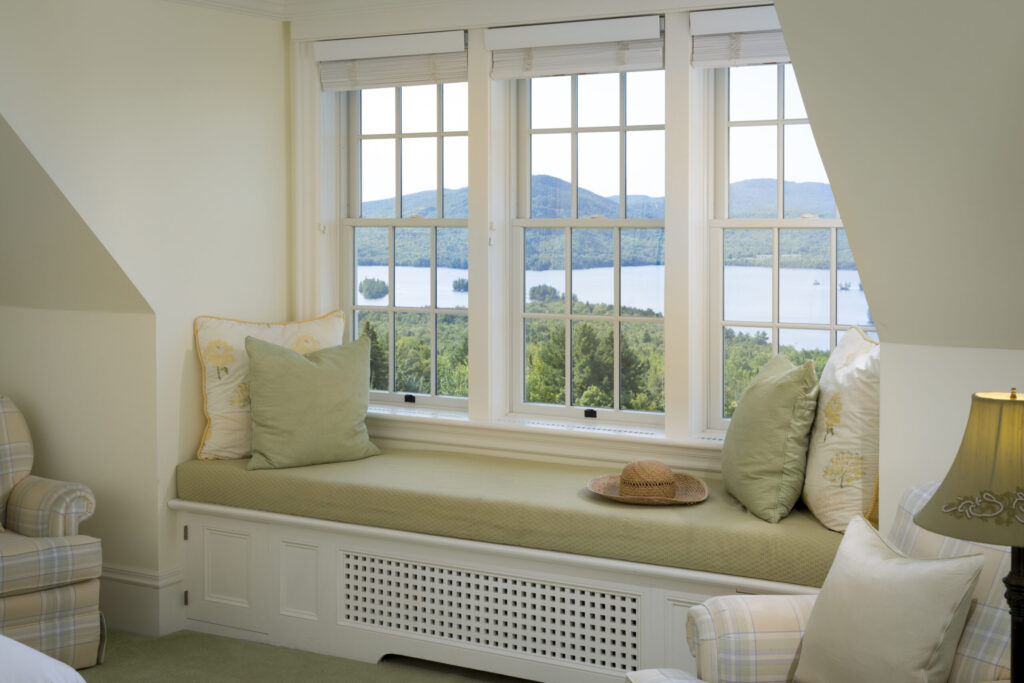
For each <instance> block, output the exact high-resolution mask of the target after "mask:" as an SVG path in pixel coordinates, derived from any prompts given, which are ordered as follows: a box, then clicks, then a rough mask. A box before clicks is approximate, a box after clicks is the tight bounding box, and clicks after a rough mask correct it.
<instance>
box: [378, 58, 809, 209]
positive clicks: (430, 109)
mask: <svg viewBox="0 0 1024 683" xmlns="http://www.w3.org/2000/svg"><path fill="white" fill-rule="evenodd" d="M783 72H784V73H783V87H782V90H783V103H784V104H783V110H784V111H783V114H784V118H785V119H797V120H799V119H804V118H805V117H806V112H805V111H804V106H803V101H802V99H801V97H800V91H799V87H798V85H797V82H796V76H795V75H794V73H793V68H792V66H791V65H789V64H787V65H785V66H784V68H783ZM777 74H778V71H777V67H776V66H775V65H758V66H747V67H736V68H733V69H731V70H730V88H729V90H730V93H729V120H730V122H732V123H740V124H741V125H735V126H730V129H729V143H730V153H729V182H730V183H733V182H736V181H739V180H746V179H750V178H775V177H776V176H777V173H778V162H777V145H778V135H777V128H776V123H775V122H776V121H777V120H778V87H779V86H778V75H777ZM577 81H578V86H577V100H578V106H577V111H578V121H577V128H578V130H579V132H578V134H577V135H578V137H577V147H578V150H577V154H578V157H577V165H578V171H577V173H578V181H579V187H581V188H584V189H587V190H590V191H592V192H596V193H597V194H599V195H601V196H604V197H608V196H617V195H618V193H619V165H620V158H619V157H620V154H621V146H620V139H619V135H620V133H619V132H618V131H615V130H612V131H609V130H603V131H602V130H593V129H594V128H598V129H599V128H601V127H605V128H607V127H618V126H619V124H620V118H621V116H622V109H623V107H622V106H621V102H620V97H621V89H620V85H619V83H620V81H619V74H617V73H611V74H590V75H581V76H578V77H577ZM398 91H401V99H402V108H401V121H396V118H397V117H396V107H395V100H396V97H397V93H398ZM442 92H443V95H442V97H443V101H442V107H441V112H440V113H439V112H438V106H437V105H438V103H437V87H436V86H434V85H419V86H406V87H403V88H376V89H369V90H363V91H362V99H361V107H362V111H361V121H362V132H363V133H364V134H392V135H393V134H395V132H396V130H401V131H403V132H405V133H433V134H435V135H436V134H437V132H438V124H439V123H440V127H441V130H442V131H444V132H457V133H462V134H460V135H454V136H445V137H444V140H443V141H442V154H443V158H444V165H443V175H442V185H443V187H446V188H452V189H454V188H461V187H466V186H467V185H468V183H469V176H468V142H467V138H466V137H465V134H464V133H465V131H466V130H467V127H468V98H467V84H466V83H464V82H463V83H447V84H445V85H444V86H442ZM571 97H572V87H571V77H570V76H553V77H548V78H534V79H532V81H531V98H530V127H531V130H532V131H533V132H532V134H531V144H530V147H531V163H532V166H531V173H532V174H534V175H539V174H546V175H552V176H556V177H559V178H562V179H564V180H566V181H569V180H570V178H571V168H572V166H571V149H572V148H571V134H570V133H569V132H566V131H565V129H568V128H570V127H571V125H572V118H571V117H572V106H571V103H572V100H571ZM625 100H626V101H625V107H624V109H625V119H626V120H625V124H626V125H627V126H634V125H658V126H663V125H664V115H665V87H664V71H638V72H632V73H628V74H627V75H626V93H625ZM439 119H440V121H439ZM751 122H759V123H760V124H763V125H758V124H757V123H751ZM396 124H400V126H399V125H396ZM588 129H589V130H588ZM548 131H550V132H548ZM559 131H561V132H559ZM625 135H626V140H625V142H626V145H625V148H626V152H625V153H626V159H625V173H626V194H630V195H633V194H639V195H649V196H652V197H662V196H664V195H665V172H664V170H665V151H664V131H663V130H639V131H638V130H633V131H627V132H626V133H625ZM783 139H784V153H785V155H784V158H785V167H784V179H785V180H786V181H795V182H808V181H813V182H822V183H827V182H828V177H827V176H826V174H825V169H824V166H823V165H822V163H821V157H820V156H819V155H818V151H817V147H816V145H815V142H814V136H813V135H812V134H811V130H810V126H809V125H807V124H806V123H794V124H786V125H785V127H784V137H783ZM436 140H437V139H436V137H424V138H406V139H404V140H402V141H401V142H400V143H397V142H396V140H394V139H377V140H364V141H363V142H362V145H363V148H362V171H363V172H362V200H363V201H372V200H375V199H386V198H389V197H394V196H395V194H396V191H395V190H396V188H395V145H396V144H401V145H402V192H403V194H409V193H413V192H420V191H424V190H436V189H437V182H438V180H437V161H438V159H437V154H438V149H437V141H436Z"/></svg>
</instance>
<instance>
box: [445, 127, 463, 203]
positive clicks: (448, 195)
mask: <svg viewBox="0 0 1024 683" xmlns="http://www.w3.org/2000/svg"><path fill="white" fill-rule="evenodd" d="M442 144H443V145H444V217H445V218H467V217H468V216H469V213H468V212H469V200H468V197H469V188H468V186H469V140H468V138H467V137H466V136H465V135H456V136H453V137H446V138H445V139H444V142H443V143H442Z"/></svg>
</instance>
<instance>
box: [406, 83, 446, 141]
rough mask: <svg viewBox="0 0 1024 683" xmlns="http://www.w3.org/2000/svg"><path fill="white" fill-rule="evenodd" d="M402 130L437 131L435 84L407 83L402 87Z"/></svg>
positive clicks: (414, 131)
mask: <svg viewBox="0 0 1024 683" xmlns="http://www.w3.org/2000/svg"><path fill="white" fill-rule="evenodd" d="M402 132H403V133H436V132H437V86H436V85H434V84H433V83H431V84H430V85H407V86H405V87H404V88H402Z"/></svg>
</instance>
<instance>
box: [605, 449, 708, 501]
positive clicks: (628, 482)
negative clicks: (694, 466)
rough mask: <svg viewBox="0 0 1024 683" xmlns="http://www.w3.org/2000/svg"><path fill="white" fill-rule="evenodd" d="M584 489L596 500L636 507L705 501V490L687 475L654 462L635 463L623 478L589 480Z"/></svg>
mask: <svg viewBox="0 0 1024 683" xmlns="http://www.w3.org/2000/svg"><path fill="white" fill-rule="evenodd" d="M587 488H588V489H590V490H591V491H593V492H594V493H596V494H597V495H599V496H604V497H605V498H611V499H612V500H617V501H619V502H620V503H634V504H636V505H686V504H691V503H699V502H701V501H702V500H704V499H706V498H707V497H708V487H707V484H705V483H704V482H703V481H702V480H700V479H698V478H697V477H694V476H692V475H689V474H675V473H673V472H672V470H670V469H669V468H668V466H667V465H665V464H664V463H660V462H658V461H657V460H637V461H636V462H631V463H629V464H628V465H626V466H625V467H623V468H622V474H609V475H606V476H603V477H597V478H595V479H591V480H590V483H588V484H587Z"/></svg>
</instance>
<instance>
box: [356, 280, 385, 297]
mask: <svg viewBox="0 0 1024 683" xmlns="http://www.w3.org/2000/svg"><path fill="white" fill-rule="evenodd" d="M359 293H360V294H362V295H363V296H365V297H366V298H367V299H383V298H384V297H386V296H387V295H388V283H386V282H384V281H383V280H378V279H377V278H375V277H368V278H365V279H364V280H363V281H362V282H360V283H359Z"/></svg>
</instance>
